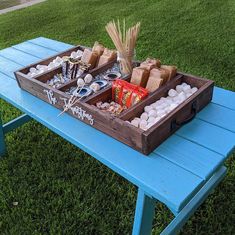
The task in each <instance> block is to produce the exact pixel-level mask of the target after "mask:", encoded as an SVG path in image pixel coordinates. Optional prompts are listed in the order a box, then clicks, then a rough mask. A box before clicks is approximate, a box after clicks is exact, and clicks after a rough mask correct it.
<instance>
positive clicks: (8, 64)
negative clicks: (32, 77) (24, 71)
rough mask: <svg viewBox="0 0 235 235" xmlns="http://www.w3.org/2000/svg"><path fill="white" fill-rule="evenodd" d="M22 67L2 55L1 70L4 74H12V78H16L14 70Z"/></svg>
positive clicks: (0, 58)
mask: <svg viewBox="0 0 235 235" xmlns="http://www.w3.org/2000/svg"><path fill="white" fill-rule="evenodd" d="M21 67H22V65H20V64H17V63H15V62H13V61H11V60H9V59H6V58H4V57H2V56H0V71H1V72H2V73H3V74H5V75H7V76H10V77H11V78H15V75H14V71H16V70H18V69H20V68H21Z"/></svg>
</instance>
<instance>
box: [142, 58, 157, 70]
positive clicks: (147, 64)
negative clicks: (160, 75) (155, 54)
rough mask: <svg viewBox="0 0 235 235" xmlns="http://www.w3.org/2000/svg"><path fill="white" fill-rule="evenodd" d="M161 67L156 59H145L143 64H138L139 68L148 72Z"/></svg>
mask: <svg viewBox="0 0 235 235" xmlns="http://www.w3.org/2000/svg"><path fill="white" fill-rule="evenodd" d="M160 66H161V61H160V60H158V59H150V58H147V59H146V60H145V61H144V62H142V63H141V64H140V68H144V69H147V70H148V71H150V70H151V69H153V68H160Z"/></svg>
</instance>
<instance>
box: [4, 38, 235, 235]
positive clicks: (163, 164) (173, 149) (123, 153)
mask: <svg viewBox="0 0 235 235" xmlns="http://www.w3.org/2000/svg"><path fill="white" fill-rule="evenodd" d="M71 47H72V45H69V44H66V43H63V42H59V41H55V40H52V39H48V38H44V37H39V38H36V39H32V40H29V41H26V42H23V43H20V44H18V45H14V46H12V47H9V48H6V49H3V50H1V51H0V98H2V99H4V100H5V101H7V102H8V103H10V104H12V105H13V106H15V107H16V108H18V109H20V110H21V111H22V112H23V113H24V114H23V115H22V116H20V117H18V118H16V119H14V120H12V121H10V122H9V123H6V124H2V122H1V118H0V155H1V156H3V155H4V153H5V151H6V143H5V140H4V136H5V135H6V134H7V133H8V132H10V131H11V130H13V129H15V128H17V127H18V126H21V125H22V124H24V123H26V122H28V121H29V120H30V119H31V118H32V119H34V120H36V121H38V122H40V123H41V124H43V125H44V126H46V127H47V128H49V129H50V130H52V131H53V132H55V133H57V134H58V135H60V136H61V137H63V138H64V139H66V140H67V141H69V142H71V143H72V144H74V145H75V146H77V147H79V148H80V149H82V150H84V151H85V152H87V153H88V154H90V155H91V156H93V157H94V158H96V159H97V160H98V161H100V162H102V163H103V164H104V165H106V166H107V167H109V168H110V169H112V170H113V171H115V172H116V173H118V174H119V175H121V176H123V177H124V178H126V179H127V180H129V181H130V182H131V183H133V184H134V185H136V186H137V187H138V197H137V203H136V211H135V219H134V225H133V232H132V234H133V235H137V234H138V235H147V234H150V233H151V230H152V220H153V217H154V210H155V204H156V202H161V203H164V204H165V205H166V206H167V207H168V208H169V209H170V210H171V211H172V213H173V214H174V216H175V217H174V219H173V220H172V222H171V223H170V224H169V225H168V226H167V227H166V228H165V229H164V231H163V232H162V233H161V234H175V233H177V232H178V231H179V230H180V229H181V228H182V226H183V225H184V224H185V223H186V222H187V220H188V219H189V217H190V216H191V215H192V214H193V213H194V212H195V210H196V209H197V208H198V207H199V205H200V204H201V203H202V202H203V201H204V200H205V199H206V198H207V196H208V194H209V193H210V192H211V191H212V190H213V189H214V188H215V187H216V185H217V184H218V183H219V182H220V181H221V180H222V179H223V177H224V176H225V174H226V167H225V166H224V162H225V160H226V159H227V157H228V156H229V155H230V154H231V153H232V151H233V150H234V147H235V93H234V92H232V91H228V90H224V89H221V88H218V87H215V89H214V95H213V99H212V102H211V103H210V104H209V105H208V106H207V107H206V108H204V109H203V110H202V111H201V112H200V113H198V114H197V116H196V118H195V119H194V120H193V121H191V122H190V123H188V124H187V125H185V126H184V127H182V128H181V129H179V130H178V131H177V132H176V133H175V134H173V135H172V136H171V137H170V138H168V139H167V140H166V141H165V142H164V143H162V144H161V145H160V146H159V147H158V148H157V149H155V151H153V152H152V153H151V154H150V155H149V156H148V157H146V156H144V155H142V154H141V153H139V152H137V151H135V150H133V149H132V148H130V147H128V146H126V145H124V144H122V143H120V142H119V141H117V140H115V139H113V138H112V137H110V136H108V135H105V134H104V133H102V132H100V131H98V130H96V129H94V128H92V127H91V126H88V125H86V124H84V123H82V122H81V121H79V120H77V119H75V118H73V117H72V116H70V115H68V114H64V115H62V116H60V117H57V116H58V114H59V113H60V110H58V109H56V108H55V107H53V106H51V105H49V104H47V103H45V102H44V101H42V100H40V99H38V98H36V97H34V96H33V95H31V94H29V93H28V92H26V91H23V90H21V89H20V88H19V87H18V84H17V82H16V80H15V77H14V71H16V70H18V69H20V68H21V67H24V66H27V65H29V64H32V63H35V62H37V61H39V60H41V59H44V58H46V57H49V56H52V55H55V54H57V53H58V52H61V51H64V50H67V49H69V48H71ZM114 233H115V231H114Z"/></svg>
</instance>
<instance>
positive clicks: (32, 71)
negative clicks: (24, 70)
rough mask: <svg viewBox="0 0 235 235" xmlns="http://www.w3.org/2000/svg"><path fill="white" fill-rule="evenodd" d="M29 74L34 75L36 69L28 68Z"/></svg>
mask: <svg viewBox="0 0 235 235" xmlns="http://www.w3.org/2000/svg"><path fill="white" fill-rule="evenodd" d="M29 72H30V73H36V72H37V69H36V68H30V69H29Z"/></svg>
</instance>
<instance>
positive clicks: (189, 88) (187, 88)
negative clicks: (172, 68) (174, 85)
mask: <svg viewBox="0 0 235 235" xmlns="http://www.w3.org/2000/svg"><path fill="white" fill-rule="evenodd" d="M189 90H191V86H189V85H186V86H184V87H183V91H184V92H186V91H189Z"/></svg>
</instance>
